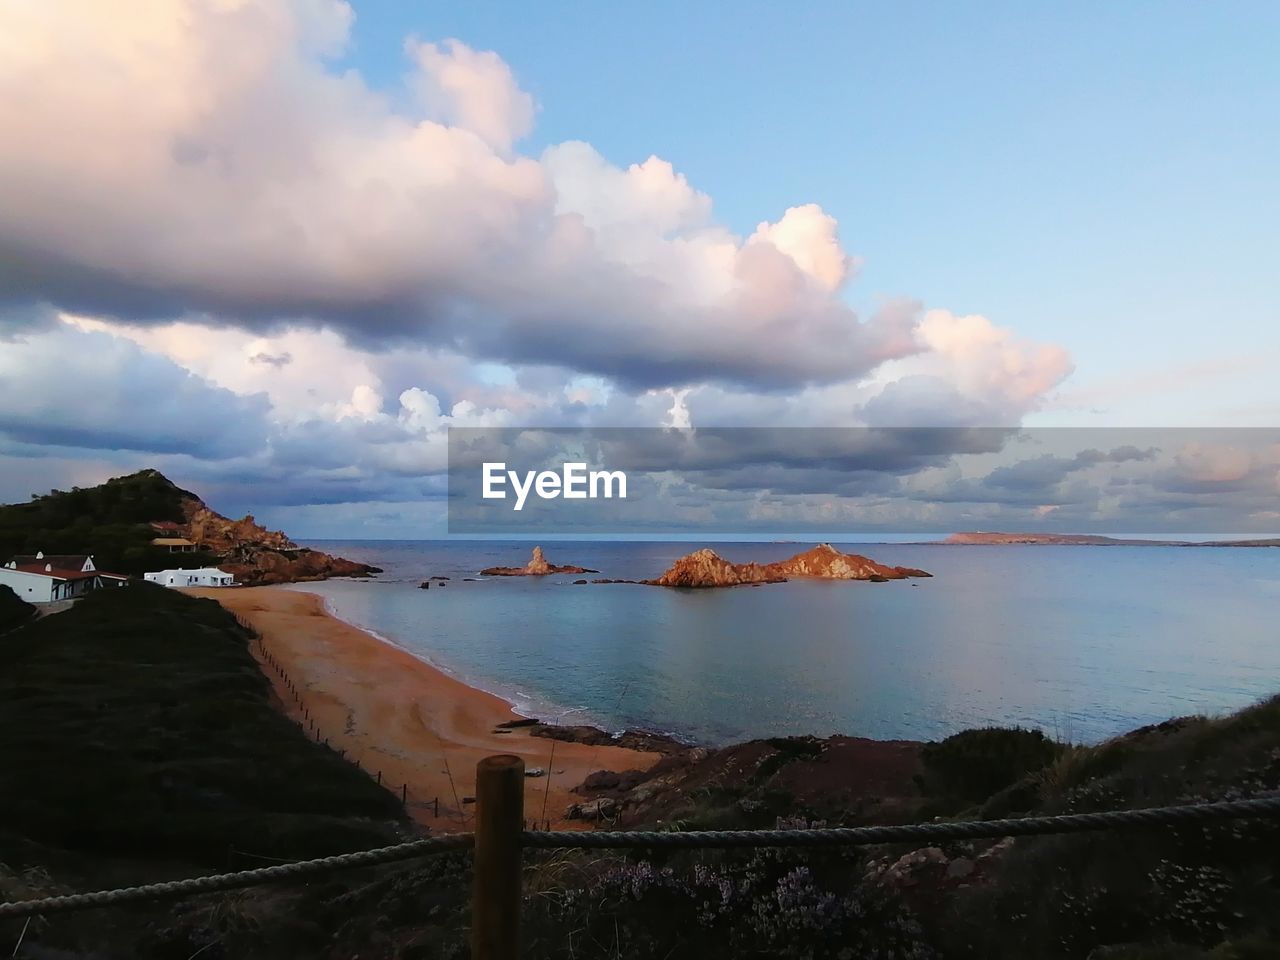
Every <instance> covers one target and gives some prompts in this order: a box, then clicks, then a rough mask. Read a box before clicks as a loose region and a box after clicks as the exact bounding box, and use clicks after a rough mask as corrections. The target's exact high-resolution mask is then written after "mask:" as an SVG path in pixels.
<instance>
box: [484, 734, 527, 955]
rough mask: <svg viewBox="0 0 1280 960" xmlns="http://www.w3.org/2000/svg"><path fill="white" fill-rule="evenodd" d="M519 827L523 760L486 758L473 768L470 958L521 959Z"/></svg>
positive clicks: (522, 792)
mask: <svg viewBox="0 0 1280 960" xmlns="http://www.w3.org/2000/svg"><path fill="white" fill-rule="evenodd" d="M523 825H524V761H523V760H521V759H520V758H519V757H516V756H512V755H510V754H501V755H499V756H496V757H485V758H484V759H483V760H481V761H480V762H479V763H478V764H476V848H475V854H474V867H473V870H474V873H475V887H474V890H473V891H472V896H471V958H472V960H517V957H519V955H520V870H521V857H520V840H521V838H520V833H521V829H522V827H523Z"/></svg>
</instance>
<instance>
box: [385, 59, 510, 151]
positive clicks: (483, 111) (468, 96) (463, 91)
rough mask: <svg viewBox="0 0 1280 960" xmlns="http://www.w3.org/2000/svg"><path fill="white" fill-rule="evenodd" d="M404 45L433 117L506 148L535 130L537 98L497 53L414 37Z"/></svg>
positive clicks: (415, 82) (503, 149) (418, 86)
mask: <svg viewBox="0 0 1280 960" xmlns="http://www.w3.org/2000/svg"><path fill="white" fill-rule="evenodd" d="M405 48H406V50H407V51H408V53H409V56H410V57H411V58H412V59H413V61H414V63H415V64H416V65H417V66H418V72H417V73H416V74H415V75H414V76H413V77H412V80H411V82H412V84H413V86H414V88H415V90H416V91H417V93H418V95H419V96H420V97H421V98H422V101H423V104H424V105H425V106H426V108H427V112H428V115H429V116H431V117H432V118H433V119H437V120H440V121H441V122H443V123H447V124H450V125H452V126H454V127H458V128H461V129H464V130H470V131H472V132H473V133H475V134H476V135H477V136H478V137H480V139H482V140H483V141H484V142H485V143H487V144H488V145H489V146H491V147H493V148H494V149H495V150H498V151H500V152H504V153H505V152H507V151H509V150H510V149H511V146H512V144H513V143H515V142H516V141H517V140H519V139H520V138H521V137H523V136H525V135H526V134H527V133H528V132H529V131H530V130H532V129H533V115H534V103H533V97H531V96H529V94H527V93H525V92H524V91H523V90H521V89H520V87H519V86H518V85H517V84H516V78H515V76H514V75H512V73H511V68H510V67H508V66H507V64H506V63H505V62H504V61H503V60H502V58H501V57H499V56H498V55H497V54H496V53H493V52H492V51H478V50H472V49H471V48H470V47H468V46H467V45H466V44H465V43H461V42H460V41H458V40H446V41H445V42H444V43H424V42H423V41H421V40H416V39H414V40H410V41H409V42H408V43H407V44H406V45H405Z"/></svg>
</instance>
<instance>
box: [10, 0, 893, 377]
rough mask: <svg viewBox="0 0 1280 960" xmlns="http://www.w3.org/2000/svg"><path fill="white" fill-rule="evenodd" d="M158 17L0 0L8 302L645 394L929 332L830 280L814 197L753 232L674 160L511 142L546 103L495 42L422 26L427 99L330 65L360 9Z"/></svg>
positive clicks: (422, 86)
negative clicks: (601, 379)
mask: <svg viewBox="0 0 1280 960" xmlns="http://www.w3.org/2000/svg"><path fill="white" fill-rule="evenodd" d="M148 7H149V8H148V15H146V16H141V15H139V16H130V17H121V16H119V15H118V13H117V11H116V10H115V9H114V8H113V7H111V6H110V5H103V4H101V3H97V2H94V0H68V2H65V3H59V4H36V5H28V4H8V5H5V6H4V7H2V8H0V35H2V36H4V37H6V38H8V39H7V41H0V42H3V43H5V44H6V46H5V47H4V48H3V49H2V50H0V53H2V54H5V55H3V56H0V129H4V130H5V131H6V141H7V142H6V150H4V151H3V152H2V153H0V192H2V193H3V194H4V196H5V197H6V199H7V203H6V215H5V218H4V220H3V223H2V224H0V256H4V257H5V258H6V259H7V260H8V261H9V263H10V264H11V265H12V269H10V270H9V271H7V272H6V273H5V275H4V276H3V278H0V299H3V298H4V297H5V296H7V297H8V298H9V299H11V300H18V301H21V300H24V299H25V300H32V299H34V300H38V299H44V300H49V301H51V302H54V303H56V304H58V305H60V306H62V307H63V308H67V309H74V310H80V311H82V312H86V313H91V314H96V315H113V316H116V317H120V318H125V319H133V320H135V321H140V322H158V321H163V322H169V321H171V320H172V319H173V318H175V317H186V318H189V319H202V318H207V317H208V316H212V317H215V318H217V320H218V322H220V323H223V324H235V325H238V326H240V327H243V328H245V329H252V330H255V331H257V332H259V333H263V334H269V333H270V332H271V331H272V330H274V329H275V328H276V326H278V324H279V323H281V322H286V323H288V322H298V321H305V322H308V323H311V324H314V325H323V326H327V327H328V328H330V329H333V330H336V331H338V332H340V333H341V334H342V335H343V336H344V337H345V338H347V339H348V340H349V341H351V342H354V343H357V344H360V345H363V346H365V347H368V348H369V349H371V350H377V351H382V350H385V349H387V348H388V347H390V346H394V345H398V344H417V345H432V346H435V347H438V348H443V349H449V350H453V351H456V352H461V353H464V354H466V355H467V356H469V357H471V358H473V359H477V360H480V359H488V360H495V361H501V362H508V363H513V364H532V363H543V364H552V365H558V366H564V367H566V368H570V369H573V370H576V371H578V372H581V373H588V374H595V375H597V376H605V377H609V378H611V379H614V380H617V381H621V382H625V383H629V384H632V385H635V386H642V387H669V386H674V387H679V386H683V385H687V384H690V383H695V382H698V381H706V380H714V381H721V382H732V383H741V384H747V385H763V386H766V387H768V388H769V389H777V388H779V387H784V386H795V385H800V384H805V383H810V382H836V381H840V380H844V379H848V378H852V377H858V376H862V375H865V374H866V373H868V372H869V371H870V370H872V369H874V367H875V366H876V365H877V364H879V363H881V362H883V361H884V360H886V359H892V358H895V357H901V356H904V355H906V354H908V353H909V352H911V351H912V350H914V349H915V345H914V344H913V343H912V341H911V340H910V338H904V337H901V336H896V335H895V336H890V335H888V334H887V333H886V331H885V330H883V329H881V328H880V327H879V326H878V325H877V324H876V323H875V322H874V321H873V322H868V323H864V322H862V321H861V320H860V319H859V318H858V317H857V316H856V315H855V314H854V312H853V311H852V310H851V309H850V308H849V307H848V305H847V304H846V303H845V302H844V301H843V300H841V299H840V298H839V296H838V295H837V292H838V290H839V289H840V287H841V285H842V284H843V283H844V281H845V279H846V277H847V275H848V273H849V267H850V262H851V261H850V257H849V256H848V255H847V254H846V253H845V251H844V250H843V249H842V247H841V246H840V243H839V240H838V237H837V225H836V223H835V220H834V219H833V218H832V217H831V216H829V215H828V214H826V213H825V212H823V211H822V210H821V209H820V208H819V207H817V206H816V205H812V204H810V205H805V206H799V207H795V208H792V209H791V210H788V211H786V212H785V214H784V215H783V216H782V217H781V218H780V219H779V220H778V221H777V222H775V223H766V224H762V225H761V227H760V228H759V229H758V230H757V231H756V233H755V234H754V235H753V236H752V238H750V240H748V241H744V240H742V239H741V238H737V237H735V236H733V235H732V234H731V232H730V231H728V230H726V229H725V228H724V227H722V226H718V225H716V224H715V223H714V222H713V221H712V220H711V202H710V200H709V198H708V197H707V196H706V195H705V194H702V193H700V192H699V191H697V190H696V189H694V188H693V187H692V186H690V184H688V182H687V181H686V180H685V179H684V177H683V176H681V175H680V174H679V173H678V172H677V171H676V170H675V169H674V168H673V167H672V166H671V164H670V163H668V162H666V161H664V160H662V159H660V158H657V157H650V158H648V159H647V160H645V161H644V162H642V163H639V164H634V165H632V166H630V167H627V168H626V169H622V168H618V167H614V166H612V165H610V164H609V163H607V162H606V161H604V160H603V159H602V158H601V157H600V156H599V155H598V154H597V153H596V152H595V151H594V150H592V148H590V147H589V146H587V145H585V144H562V145H560V146H559V147H553V148H551V149H550V150H548V151H546V153H545V154H544V156H543V157H542V158H541V159H540V160H535V159H531V158H527V157H521V156H519V155H515V154H512V153H510V147H511V145H512V144H513V143H514V142H515V141H516V140H518V138H519V137H520V136H521V135H522V134H523V133H524V132H526V131H527V130H528V128H529V125H530V124H531V123H532V117H533V105H532V101H531V99H530V98H529V97H528V95H527V94H525V93H524V92H522V91H521V90H520V89H519V88H518V86H517V85H516V83H515V80H514V78H513V77H512V75H511V72H510V70H509V68H508V67H507V66H506V64H505V63H503V61H502V60H501V59H500V58H499V57H497V55H496V54H493V53H488V52H482V51H476V50H472V49H470V48H469V47H467V46H466V45H464V44H462V43H459V42H457V41H449V42H447V43H445V44H441V45H437V44H431V43H424V42H413V43H411V44H410V45H409V53H410V60H411V73H410V76H409V78H408V85H409V86H410V87H411V88H413V89H414V90H416V91H418V93H419V94H421V95H422V98H423V102H424V105H423V107H422V109H421V110H420V112H417V113H406V112H397V111H396V110H395V109H393V107H392V106H391V101H390V100H389V99H388V98H387V97H384V96H383V95H382V94H380V93H378V92H377V91H374V90H371V89H370V88H369V87H368V86H367V85H366V84H365V83H364V81H363V80H362V78H361V77H360V76H359V75H358V74H357V73H355V72H353V71H349V70H341V71H340V70H338V69H335V68H333V67H332V66H331V62H330V58H331V57H332V56H333V55H335V54H337V53H340V52H341V51H342V49H343V47H344V44H345V41H346V37H347V33H348V30H349V27H350V24H351V20H352V14H351V11H350V9H349V8H348V7H347V6H346V5H345V4H341V3H336V2H321V0H313V2H305V0H291V2H278V0H240V2H236V3H227V2H214V0H150V3H149V5H148ZM124 104H127V105H128V109H121V108H120V107H121V105H124Z"/></svg>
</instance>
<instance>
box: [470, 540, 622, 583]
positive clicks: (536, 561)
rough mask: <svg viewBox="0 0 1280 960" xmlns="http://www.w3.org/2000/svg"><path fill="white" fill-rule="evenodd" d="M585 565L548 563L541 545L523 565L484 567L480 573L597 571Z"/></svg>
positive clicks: (541, 574)
mask: <svg viewBox="0 0 1280 960" xmlns="http://www.w3.org/2000/svg"><path fill="white" fill-rule="evenodd" d="M599 572H600V571H598V570H591V569H588V568H587V567H575V566H563V567H560V566H556V565H555V564H554V563H548V562H547V558H546V555H545V554H543V552H542V547H534V548H533V555H532V556H531V557H530V558H529V562H528V563H526V564H525V565H524V566H523V567H486V568H485V569H483V570H481V571H480V573H481V574H482V575H483V576H486V577H545V576H546V575H547V574H549V573H599Z"/></svg>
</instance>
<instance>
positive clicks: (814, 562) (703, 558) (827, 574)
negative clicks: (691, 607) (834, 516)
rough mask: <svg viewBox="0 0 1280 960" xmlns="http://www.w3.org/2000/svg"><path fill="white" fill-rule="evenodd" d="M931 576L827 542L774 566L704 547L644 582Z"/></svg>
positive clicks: (723, 584)
mask: <svg viewBox="0 0 1280 960" xmlns="http://www.w3.org/2000/svg"><path fill="white" fill-rule="evenodd" d="M928 576H931V574H928V573H926V572H925V571H923V570H916V569H914V568H912V567H891V566H887V565H885V564H883V563H876V562H875V561H874V560H872V559H870V558H868V557H863V556H860V555H859V554H856V553H842V552H841V551H839V550H837V549H836V548H835V547H833V546H831V544H829V543H823V544H819V545H818V546H816V547H813V548H812V549H809V550H806V551H804V553H798V554H796V555H795V556H794V557H790V558H789V559H786V560H778V561H776V562H774V563H730V562H729V561H728V560H726V559H724V557H722V556H720V555H719V554H718V553H716V552H715V551H714V550H712V549H710V548H708V547H704V548H703V549H701V550H696V551H694V552H693V553H690V554H688V555H687V556H683V557H681V558H680V559H679V560H677V561H676V562H675V563H673V564H672V565H671V567H670V569H668V570H667V572H666V573H664V574H663V575H662V576H660V577H658V578H657V579H656V580H645V581H643V582H644V583H648V584H652V585H654V586H659V587H736V586H741V585H744V584H760V583H784V582H785V581H787V580H791V579H800V578H808V579H818V580H873V581H882V580H904V579H906V578H907V577H928Z"/></svg>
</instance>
